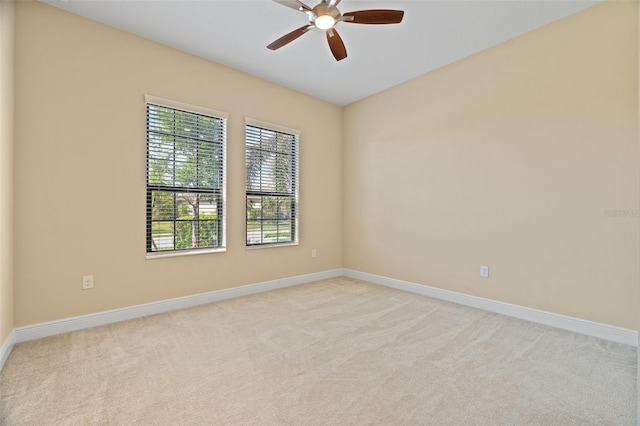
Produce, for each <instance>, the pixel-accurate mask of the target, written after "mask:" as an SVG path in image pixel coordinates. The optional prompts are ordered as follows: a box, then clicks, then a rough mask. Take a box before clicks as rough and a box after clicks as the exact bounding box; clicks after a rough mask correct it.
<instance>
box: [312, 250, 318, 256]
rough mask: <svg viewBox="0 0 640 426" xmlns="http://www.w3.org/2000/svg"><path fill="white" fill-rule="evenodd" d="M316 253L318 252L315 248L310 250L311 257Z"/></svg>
mask: <svg viewBox="0 0 640 426" xmlns="http://www.w3.org/2000/svg"><path fill="white" fill-rule="evenodd" d="M317 255H318V252H317V251H316V249H313V250H311V257H316V256H317Z"/></svg>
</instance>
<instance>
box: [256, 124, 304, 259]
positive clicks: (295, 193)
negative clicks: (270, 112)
mask: <svg viewBox="0 0 640 426" xmlns="http://www.w3.org/2000/svg"><path fill="white" fill-rule="evenodd" d="M249 126H250V127H255V128H260V129H264V130H267V131H272V132H276V133H281V134H285V135H290V136H293V138H294V139H293V150H294V152H293V153H292V156H293V162H294V167H293V170H292V172H291V179H292V186H293V190H292V192H291V194H290V196H291V197H292V198H291V202H292V208H291V213H292V216H293V218H292V221H291V226H292V228H293V229H292V231H291V232H292V233H293V238H291V240H289V241H281V242H277V241H270V242H262V243H257V244H249V243H248V232H249V211H248V207H247V205H248V203H247V198H248V197H249V196H263V195H264V192H265V191H258V192H260V194H258V193H257V192H256V191H249V190H248V182H247V147H248V144H247V127H249ZM244 133H245V134H244V141H245V146H244V155H245V247H246V249H248V250H255V249H263V248H273V247H287V246H297V245H300V134H301V132H300V130H297V129H292V128H289V127H285V126H281V125H278V124H273V123H269V122H265V121H261V120H256V119H254V118H249V117H245V126H244ZM250 193H251V194H250ZM273 196H274V197H277V196H282V195H281V194H277V193H274V195H273ZM261 220H263V219H261ZM263 232H264V231H261V238H264V237H263V235H262V233H263Z"/></svg>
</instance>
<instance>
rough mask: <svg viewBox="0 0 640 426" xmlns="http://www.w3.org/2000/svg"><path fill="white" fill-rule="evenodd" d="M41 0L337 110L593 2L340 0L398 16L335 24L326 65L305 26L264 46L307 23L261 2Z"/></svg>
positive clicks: (322, 45)
mask: <svg viewBox="0 0 640 426" xmlns="http://www.w3.org/2000/svg"><path fill="white" fill-rule="evenodd" d="M42 1H44V2H46V3H48V4H51V5H53V6H56V7H59V8H61V9H65V10H67V11H69V12H72V13H75V14H77V15H81V16H84V17H87V18H90V19H94V20H96V21H100V22H103V23H105V24H107V25H110V26H113V27H116V28H119V29H122V30H124V31H127V32H130V33H133V34H137V35H139V36H142V37H145V38H148V39H151V40H155V41H157V42H159V43H162V44H165V45H167V46H171V47H174V48H176V49H180V50H182V51H185V52H188V53H191V54H194V55H197V56H200V57H202V58H206V59H209V60H211V61H214V62H217V63H220V64H224V65H227V66H229V67H232V68H235V69H238V70H241V71H244V72H247V73H249V74H253V75H255V76H258V77H261V78H263V79H265V80H269V81H272V82H275V83H278V84H281V85H282V86H286V87H290V88H292V89H295V90H298V91H300V92H303V93H307V94H309V95H311V96H314V97H316V98H319V99H323V100H326V101H328V102H331V103H334V104H336V105H341V106H342V105H346V104H349V103H351V102H354V101H357V100H359V99H362V98H365V97H367V96H369V95H372V94H374V93H377V92H380V91H382V90H384V89H387V88H389V87H392V86H395V85H397V84H400V83H402V82H405V81H407V80H410V79H411V78H413V77H417V76H419V75H421V74H424V73H426V72H429V71H432V70H434V69H437V68H440V67H442V66H444V65H447V64H450V63H452V62H454V61H457V60H459V59H462V58H464V57H466V56H469V55H472V54H474V53H476V52H479V51H481V50H484V49H487V48H489V47H491V46H495V45H497V44H499V43H502V42H504V41H506V40H509V39H511V38H513V37H516V36H518V35H521V34H524V33H526V32H528V31H531V30H534V29H536V28H539V27H541V26H543V25H546V24H548V23H550V22H553V21H556V20H558V19H561V18H564V17H566V16H569V15H571V14H573V13H576V12H579V11H581V10H583V9H586V8H587V7H590V6H592V5H595V4H597V3H599V2H600V1H599V0H597V1H593V0H592V1H583V0H555V1H544V0H529V1H526V0H498V1H494V0H470V1H462V0H444V1H425V0H422V1H421V0H410V1H403V0H343V1H342V2H341V3H340V5H339V8H340V10H341V11H342V12H343V13H344V12H350V11H354V10H362V9H401V10H404V11H405V15H404V20H403V22H402V23H401V24H397V25H358V24H350V23H344V22H343V23H340V24H338V25H337V27H336V29H337V30H338V31H339V33H340V35H341V36H342V39H343V41H344V43H345V45H346V48H347V52H348V55H349V56H348V57H347V58H346V59H344V60H342V61H340V62H336V61H335V60H334V58H333V56H332V55H331V51H330V50H329V46H328V45H327V41H326V39H325V36H324V34H323V31H320V30H318V29H315V28H314V29H313V30H312V31H309V32H308V33H307V34H305V35H303V36H302V37H301V38H299V39H297V40H295V41H293V42H292V43H291V44H288V45H286V46H284V47H283V48H281V49H279V50H277V51H271V50H268V49H267V48H266V45H267V44H269V43H271V42H272V41H274V40H276V39H277V38H279V37H280V36H282V35H284V34H286V33H288V32H289V31H292V30H294V29H296V28H298V27H300V26H302V25H304V24H306V23H308V18H307V16H306V15H305V14H304V13H301V12H298V11H296V10H294V9H290V8H287V7H284V6H282V5H280V4H278V3H275V2H273V1H270V0H204V1H203V0H200V1H194V0H42ZM318 1H319V0H313V1H308V2H306V4H307V5H309V6H311V7H313V6H315V4H316V2H318Z"/></svg>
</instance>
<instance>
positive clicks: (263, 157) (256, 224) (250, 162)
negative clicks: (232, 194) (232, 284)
mask: <svg viewBox="0 0 640 426" xmlns="http://www.w3.org/2000/svg"><path fill="white" fill-rule="evenodd" d="M298 136H299V132H297V131H295V130H290V129H285V128H281V127H278V126H274V125H270V124H266V123H262V122H259V121H256V120H251V119H247V120H246V129H245V143H246V150H245V154H246V185H247V187H246V200H247V217H246V222H247V228H246V229H247V246H261V245H262V246H264V245H277V244H292V243H297V242H298Z"/></svg>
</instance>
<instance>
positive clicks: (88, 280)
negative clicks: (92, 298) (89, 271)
mask: <svg viewBox="0 0 640 426" xmlns="http://www.w3.org/2000/svg"><path fill="white" fill-rule="evenodd" d="M92 288H93V275H85V276H83V277H82V289H83V290H89V289H92Z"/></svg>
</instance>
